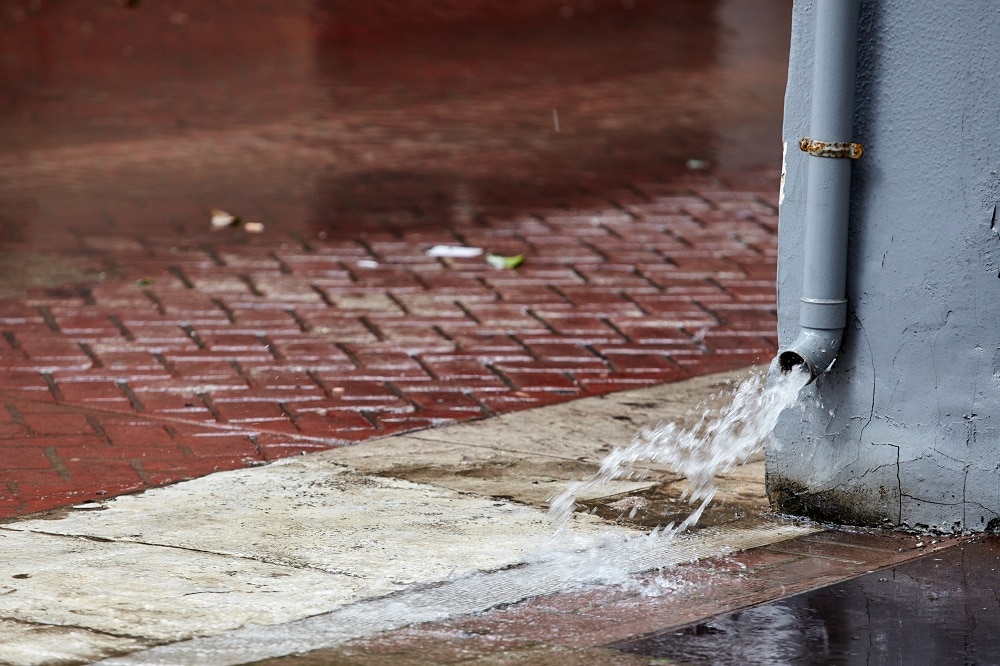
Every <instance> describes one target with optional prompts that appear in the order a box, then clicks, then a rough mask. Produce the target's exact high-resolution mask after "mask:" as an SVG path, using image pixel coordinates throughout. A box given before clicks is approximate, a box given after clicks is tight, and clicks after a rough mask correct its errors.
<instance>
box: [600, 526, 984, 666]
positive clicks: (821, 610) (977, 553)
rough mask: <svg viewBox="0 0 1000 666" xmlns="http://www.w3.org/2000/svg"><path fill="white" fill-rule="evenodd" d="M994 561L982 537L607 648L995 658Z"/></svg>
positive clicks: (753, 660)
mask: <svg viewBox="0 0 1000 666" xmlns="http://www.w3.org/2000/svg"><path fill="white" fill-rule="evenodd" d="M928 541H930V539H928ZM998 566H1000V539H998V538H997V537H988V538H983V539H981V540H978V541H971V542H968V543H965V544H962V545H959V546H955V547H952V548H949V549H946V550H943V551H940V552H938V553H934V554H932V555H929V556H926V557H923V558H921V559H917V560H914V561H912V562H907V563H905V564H902V565H899V566H896V567H894V568H891V569H886V570H882V571H876V572H874V573H870V574H868V575H865V576H861V577H860V578H855V579H853V580H848V581H846V582H843V583H838V584H836V585H831V586H829V587H824V588H820V589H818V590H813V591H811V592H806V593H804V594H799V595H797V596H793V597H790V598H788V599H783V600H780V601H776V602H773V603H770V604H766V605H763V606H758V607H756V608H751V609H749V610H745V611H741V612H738V613H733V614H731V615H726V616H723V617H718V618H715V619H712V620H709V621H703V622H699V623H698V624H695V625H692V626H689V627H686V628H684V629H681V630H679V631H671V632H669V633H664V634H657V635H653V636H650V637H647V638H643V639H640V640H634V641H628V642H624V643H620V644H618V645H617V646H615V647H617V649H619V650H622V651H625V652H629V653H635V654H641V655H646V656H654V657H666V658H669V659H671V660H676V661H677V662H678V663H685V664H688V663H690V664H986V663H997V660H998V658H1000V620H998V617H1000V613H998V611H1000V598H998V596H997V590H996V586H995V585H994V582H995V580H996V572H997V568H998Z"/></svg>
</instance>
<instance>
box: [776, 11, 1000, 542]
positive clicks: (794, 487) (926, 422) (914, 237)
mask: <svg viewBox="0 0 1000 666" xmlns="http://www.w3.org/2000/svg"><path fill="white" fill-rule="evenodd" d="M814 8H815V0H797V1H796V2H795V6H794V17H793V28H792V33H793V34H792V45H791V60H790V66H789V80H788V88H787V92H786V99H785V123H784V140H785V141H786V142H787V144H788V145H789V146H795V145H797V143H798V139H799V138H800V137H803V136H809V109H810V96H811V95H810V86H811V78H812V27H813V21H814ZM861 11H862V13H861V31H860V32H861V34H860V45H859V54H858V71H857V93H856V100H857V108H856V114H855V124H854V140H855V141H859V142H861V143H862V144H864V146H865V152H864V156H863V157H862V158H861V159H860V160H858V161H857V162H855V163H854V166H853V174H852V204H851V223H850V225H851V226H850V236H849V259H848V285H847V290H848V299H849V301H850V312H849V323H848V327H847V330H846V331H845V336H844V345H843V348H842V350H841V353H840V355H839V357H838V359H837V361H836V363H835V365H834V367H833V369H832V370H831V371H830V372H829V373H827V374H826V375H824V376H822V377H820V378H819V379H818V380H817V381H816V382H815V383H814V384H813V385H811V386H810V387H809V388H808V390H807V391H804V393H808V394H809V397H808V398H807V400H806V404H805V405H804V406H803V408H802V410H801V411H795V410H789V412H787V413H786V414H785V415H784V416H783V418H782V420H781V423H780V424H779V427H778V429H777V431H776V434H775V437H776V443H777V446H772V447H771V448H770V450H769V452H768V460H767V472H768V488H769V494H770V495H771V499H772V502H773V503H775V504H777V505H778V507H779V508H781V509H782V510H786V511H791V512H797V513H805V514H808V515H813V516H814V517H819V518H823V519H834V520H838V521H842V522H853V523H865V524H878V525H889V526H893V527H899V528H904V529H932V530H938V531H943V532H962V531H980V530H983V529H986V528H987V526H988V525H990V523H991V521H994V523H993V524H994V525H996V524H998V523H1000V520H997V519H998V517H1000V422H998V411H1000V227H998V225H997V213H996V210H997V206H998V204H1000V176H998V171H1000V144H998V142H997V141H996V136H995V134H996V131H997V128H998V127H1000V89H998V88H997V86H996V85H995V81H996V72H997V71H1000V51H998V50H997V49H996V48H995V45H996V44H997V43H1000V13H998V12H997V11H996V6H995V3H993V2H990V1H989V0H975V1H973V2H969V3H963V4H962V6H961V7H959V6H956V5H949V4H947V3H937V2H932V1H930V0H920V1H919V2H912V1H911V2H904V1H903V0H884V1H881V2H875V1H874V0H863V1H862V10H861ZM815 138H817V139H822V138H823V137H815ZM808 159H819V158H808V156H806V155H805V154H804V153H801V152H799V151H797V150H792V149H791V148H789V149H788V151H787V156H786V165H785V170H786V173H785V178H784V199H783V203H782V207H781V212H780V223H779V262H778V308H779V331H778V333H779V343H780V344H781V345H785V344H788V343H789V342H790V341H791V340H792V339H794V338H795V336H796V334H797V332H798V312H799V300H798V299H799V296H800V291H801V290H800V285H801V282H802V271H803V268H802V265H803V256H802V247H803V226H804V225H803V218H804V212H805V190H806V187H805V182H806V175H807V162H808Z"/></svg>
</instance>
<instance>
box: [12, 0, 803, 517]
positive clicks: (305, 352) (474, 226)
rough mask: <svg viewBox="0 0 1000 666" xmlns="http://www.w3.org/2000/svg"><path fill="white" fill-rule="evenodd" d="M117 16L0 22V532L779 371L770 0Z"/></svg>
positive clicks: (211, 5) (90, 11)
mask: <svg viewBox="0 0 1000 666" xmlns="http://www.w3.org/2000/svg"><path fill="white" fill-rule="evenodd" d="M127 5H128V3H126V4H124V5H123V4H122V3H117V2H111V1H108V2H102V3H98V4H96V5H95V4H94V3H88V2H60V3H54V2H44V1H40V0H32V1H30V2H29V1H27V0H26V1H24V2H6V3H3V5H2V12H0V128H2V134H0V155H2V159H0V270H2V275H3V280H2V282H3V291H2V293H3V300H2V302H0V326H2V329H3V331H2V332H3V339H2V340H0V362H2V364H3V370H4V372H3V374H2V376H0V397H2V398H3V402H4V405H5V410H4V412H0V437H2V438H3V443H4V446H5V451H6V454H5V455H4V457H3V459H2V465H3V469H4V483H3V484H2V485H0V516H15V515H23V514H27V513H31V512H33V511H38V510H43V509H49V508H53V507H58V506H63V505H66V504H69V503H74V502H80V501H86V500H93V499H99V498H107V497H112V496H115V495H118V494H121V493H128V492H134V491H138V490H143V489H146V488H150V487H155V486H159V485H163V484H167V483H173V482H176V481H178V480H181V479H184V478H191V477H195V476H199V475H202V474H206V473H210V472H213V471H217V470H225V469H233V468H238V467H243V466H247V465H253V464H260V463H263V462H266V461H271V460H275V459H278V458H282V457H286V456H289V455H295V454H298V453H301V452H308V451H316V450H323V449H327V448H330V447H332V446H338V445H343V444H348V443H354V442H359V441H365V440H369V439H372V438H377V437H384V436H387V435H391V434H393V433H399V432H405V431H412V430H416V429H422V428H428V427H435V426H439V425H442V424H446V423H452V422H456V421H461V420H467V419H478V418H483V417H489V416H492V415H495V414H501V413H505V412H509V411H515V410H520V409H524V408H528V407H533V406H538V405H545V404H553V403H558V402H561V401H565V400H570V399H574V398H578V397H582V396H588V395H599V394H602V393H606V392H609V391H616V390H623V389H627V388H632V387H637V386H646V385H651V384H655V383H658V382H664V381H674V380H677V379H681V378H684V377H689V376H697V375H703V374H707V373H711V372H715V371H720V370H727V369H735V368H740V367H745V366H747V365H750V364H752V363H756V362H766V360H767V359H768V358H770V356H771V355H772V354H773V352H774V349H775V345H776V341H775V332H774V331H775V325H774V318H775V312H774V284H773V276H774V261H775V260H774V252H775V248H774V246H775V231H776V224H777V222H776V219H777V218H776V199H777V180H778V165H779V164H780V150H781V147H780V141H779V125H780V105H781V95H782V87H783V83H784V74H785V59H786V57H787V55H786V51H787V46H786V44H787V41H788V20H789V19H788V16H789V7H788V6H787V3H783V2H758V3H750V4H747V3H742V2H740V3H736V2H729V3H724V2H677V3H654V2H648V1H646V2H642V1H636V2H627V3H622V2H619V1H617V0H616V1H615V2H610V1H602V2H596V1H592V2H591V1H588V2H585V3H584V2H581V3H578V4H573V3H565V2H548V1H547V2H515V3H510V2H506V3H500V2H493V1H492V0H479V1H477V2H474V3H472V4H471V5H467V4H466V3H454V2H444V1H442V2H439V3H432V6H433V10H431V9H428V6H427V5H426V3H419V7H420V10H419V11H418V9H417V8H416V7H417V5H412V6H411V5H410V4H407V3H402V4H401V3H388V2H373V3H365V5H364V7H357V6H356V5H357V3H342V2H292V3H282V4H281V5H280V7H279V6H274V7H267V8H264V7H256V6H255V7H253V8H248V7H246V6H245V3H236V2H186V3H185V2H178V3H172V4H171V5H170V7H167V6H164V5H162V4H159V3H145V2H140V3H138V5H137V6H127ZM212 209H222V210H224V211H228V212H229V213H232V214H234V215H237V216H240V217H241V218H242V219H243V220H245V221H246V222H248V223H254V224H262V225H263V232H262V233H250V232H248V231H247V230H248V229H252V228H253V227H251V226H250V225H249V224H247V225H241V226H235V227H227V228H223V229H218V230H215V231H214V232H213V230H212V226H211V222H210V221H211V213H210V211H211V210H212ZM439 244H445V245H463V246H470V247H475V248H480V249H482V250H483V251H484V253H496V254H498V255H501V256H517V255H521V254H523V255H524V256H525V261H524V263H523V265H522V266H520V267H519V268H517V269H516V270H498V269H496V268H493V267H492V266H490V265H489V264H487V263H486V261H484V256H478V257H473V258H448V257H444V258H441V257H433V256H428V253H427V251H428V249H430V248H431V247H433V246H435V245H439Z"/></svg>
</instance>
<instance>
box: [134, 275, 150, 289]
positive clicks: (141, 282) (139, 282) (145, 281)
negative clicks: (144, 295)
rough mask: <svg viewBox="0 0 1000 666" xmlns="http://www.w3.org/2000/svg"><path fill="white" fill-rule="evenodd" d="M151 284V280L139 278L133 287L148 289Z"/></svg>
mask: <svg viewBox="0 0 1000 666" xmlns="http://www.w3.org/2000/svg"><path fill="white" fill-rule="evenodd" d="M151 284H153V278H148V277H145V278H139V279H138V280H136V281H135V286H137V287H148V286H149V285H151Z"/></svg>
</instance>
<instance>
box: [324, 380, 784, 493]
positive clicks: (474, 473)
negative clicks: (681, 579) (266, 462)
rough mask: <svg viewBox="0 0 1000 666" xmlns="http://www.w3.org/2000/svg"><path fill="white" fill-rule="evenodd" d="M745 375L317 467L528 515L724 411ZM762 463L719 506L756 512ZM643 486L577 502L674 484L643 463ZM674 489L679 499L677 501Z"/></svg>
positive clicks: (348, 454)
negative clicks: (467, 497) (646, 433)
mask: <svg viewBox="0 0 1000 666" xmlns="http://www.w3.org/2000/svg"><path fill="white" fill-rule="evenodd" d="M751 372H753V371H752V370H743V371H739V372H727V373H718V374H714V375H709V376H706V377H700V378H696V379H691V380H687V381H683V382H677V383H673V384H664V385H661V386H655V387H651V388H647V389H640V390H635V391H623V392H621V393H612V394H608V395H603V396H599V397H594V398H584V399H582V400H576V401H573V402H570V403H565V404H562V405H558V406H553V407H548V408H545V409H532V410H526V411H521V412H515V413H511V414H504V415H501V416H498V417H495V418H492V419H488V420H484V421H474V422H471V423H463V424H458V425H455V426H450V427H448V428H439V429H435V430H426V431H422V432H418V433H415V434H412V435H401V436H398V437H392V438H389V439H384V440H380V441H376V442H370V443H367V444H365V445H364V446H358V447H350V448H341V449H334V450H331V451H326V452H324V453H321V454H318V456H319V457H321V458H324V459H327V460H331V461H335V462H338V463H342V464H345V465H349V466H351V467H352V468H354V469H357V470H360V471H364V472H366V473H370V474H379V475H388V476H394V477H399V478H405V479H410V480H413V481H421V482H426V483H432V484H435V485H440V486H444V487H447V488H451V489H453V490H459V491H462V492H471V493H477V494H481V495H487V496H492V497H503V498H508V499H513V500H516V501H518V502H523V503H525V504H529V505H532V506H539V507H545V508H547V507H548V501H549V500H550V499H551V498H552V497H554V496H555V495H557V494H559V493H561V492H562V491H563V490H565V487H566V482H567V481H573V480H581V479H585V478H588V477H590V476H591V475H592V474H594V473H595V472H596V471H597V470H598V468H599V467H600V463H601V461H602V460H603V458H604V457H605V456H606V455H607V454H608V453H610V452H611V450H612V449H614V448H616V447H621V446H625V445H627V444H628V443H629V442H630V441H631V440H632V437H633V436H634V435H635V434H636V432H637V431H638V430H639V428H641V427H643V426H655V425H657V424H658V423H672V422H673V423H680V424H692V423H693V422H694V421H696V420H697V419H698V418H700V417H701V415H702V414H703V413H704V411H705V410H706V409H717V408H719V407H721V406H723V405H725V404H726V403H727V401H728V399H729V397H730V395H731V393H732V391H733V390H734V389H735V388H736V386H738V385H739V383H740V382H741V381H743V380H744V379H746V378H747V377H748V376H749V375H750V373H751ZM762 461H763V456H762V455H760V456H756V457H754V458H753V459H752V460H751V461H749V464H747V465H743V466H741V467H739V468H736V469H734V470H732V471H731V472H728V473H726V474H724V475H722V476H721V477H720V478H721V479H722V481H723V483H722V484H721V485H720V491H719V496H718V497H719V500H720V501H722V502H726V501H741V502H743V503H748V502H750V503H754V504H755V505H756V507H757V508H760V509H763V508H766V505H765V503H764V502H763V498H764V495H763V487H764V486H763V484H764V466H763V462H762ZM637 468H638V469H639V470H640V471H644V472H647V473H648V474H649V475H650V476H649V479H648V480H645V481H623V480H620V481H614V482H611V483H608V484H605V485H603V486H601V487H600V488H596V489H593V490H592V491H590V492H588V493H586V494H582V495H581V496H580V498H581V499H596V498H600V497H609V496H615V495H621V494H627V493H630V492H635V491H638V490H644V489H649V488H652V487H654V486H658V485H663V484H671V483H675V482H678V481H680V480H681V479H680V477H679V476H677V475H676V474H673V473H671V472H670V468H669V466H667V465H663V464H657V463H648V462H647V463H643V464H640V465H639V466H638V467H637ZM680 492H681V490H680V489H678V490H677V491H676V494H677V495H679V494H680Z"/></svg>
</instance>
